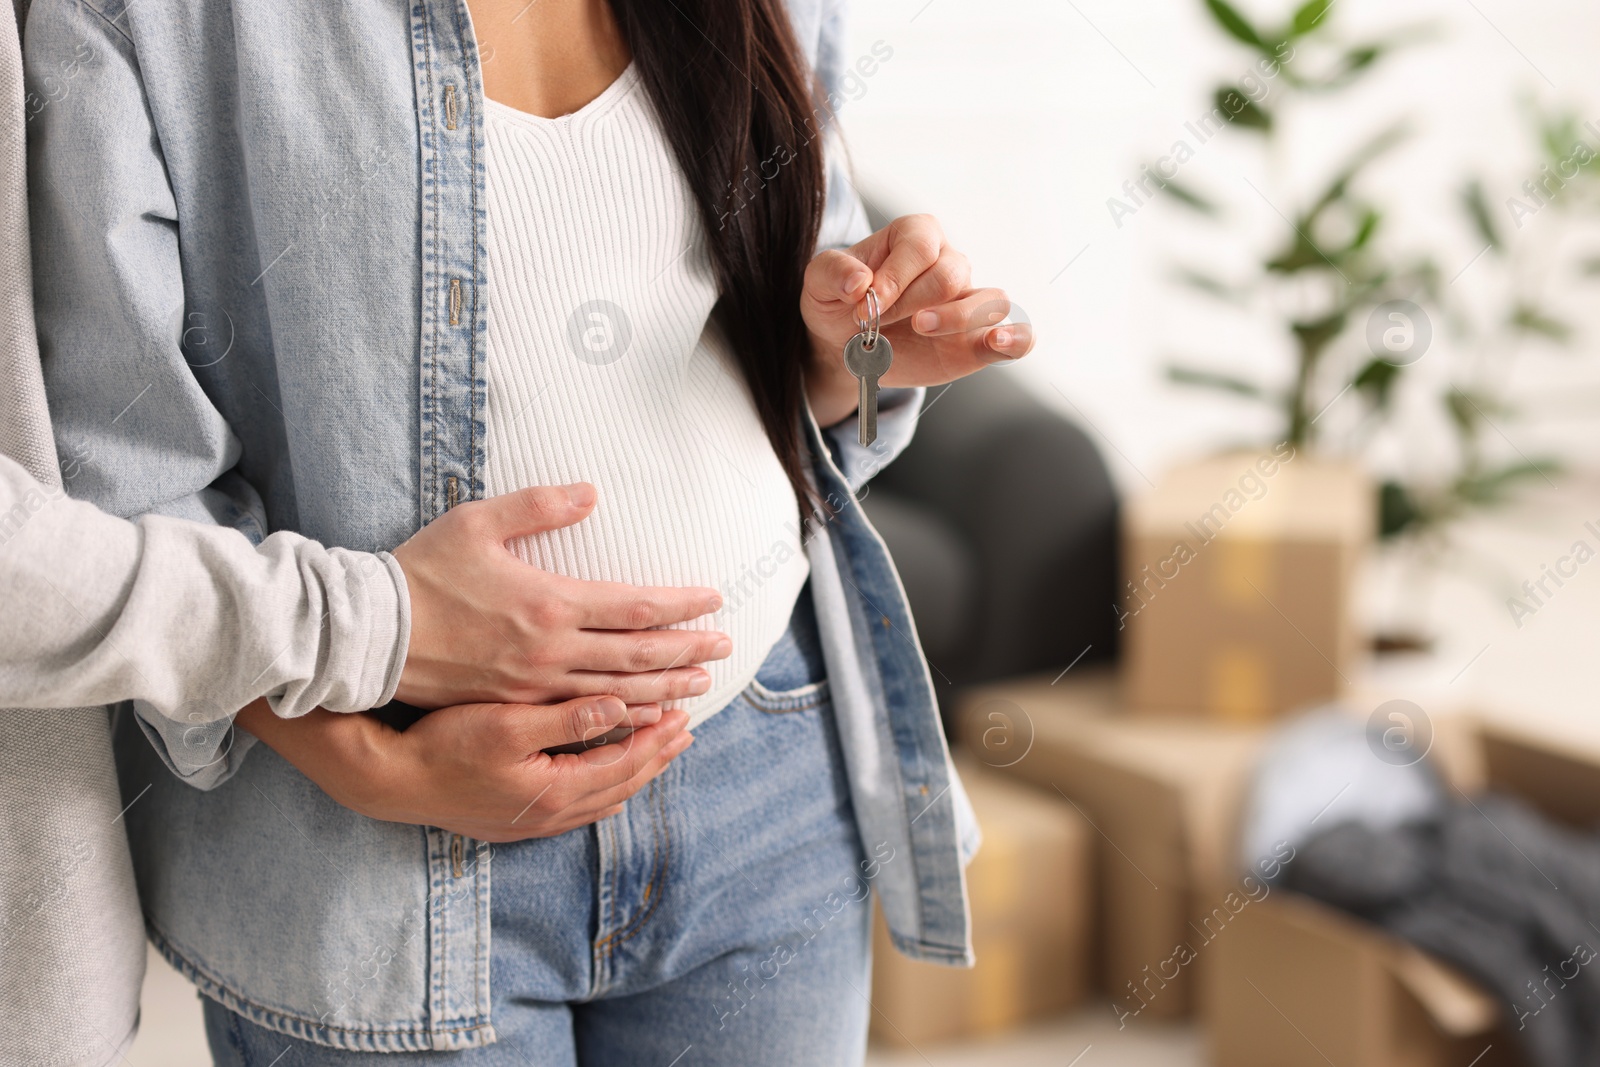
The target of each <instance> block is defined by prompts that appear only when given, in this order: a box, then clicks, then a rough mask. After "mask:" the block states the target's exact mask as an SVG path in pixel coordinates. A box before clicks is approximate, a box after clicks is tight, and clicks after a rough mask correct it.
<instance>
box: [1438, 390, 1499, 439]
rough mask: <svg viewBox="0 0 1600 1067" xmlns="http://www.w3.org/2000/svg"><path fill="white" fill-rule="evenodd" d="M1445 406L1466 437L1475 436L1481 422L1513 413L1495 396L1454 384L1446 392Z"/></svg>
mask: <svg viewBox="0 0 1600 1067" xmlns="http://www.w3.org/2000/svg"><path fill="white" fill-rule="evenodd" d="M1444 406H1445V410H1447V411H1448V412H1449V413H1450V421H1451V422H1453V423H1455V424H1456V429H1457V430H1460V431H1461V434H1462V436H1464V437H1472V436H1475V435H1476V434H1477V432H1478V424H1479V423H1480V422H1482V423H1487V422H1488V421H1489V420H1490V419H1491V418H1497V417H1504V416H1507V415H1510V414H1511V409H1510V408H1509V407H1507V406H1506V405H1505V404H1502V403H1500V402H1499V401H1497V400H1495V399H1494V398H1493V397H1490V396H1486V395H1484V394H1483V393H1476V392H1474V393H1467V392H1463V391H1462V390H1461V389H1459V388H1456V387H1454V386H1452V387H1451V388H1450V391H1449V392H1448V393H1446V394H1444Z"/></svg>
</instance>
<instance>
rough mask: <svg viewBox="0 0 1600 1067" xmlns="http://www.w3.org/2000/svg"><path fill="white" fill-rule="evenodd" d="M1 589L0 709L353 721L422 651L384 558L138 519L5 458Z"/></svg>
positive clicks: (402, 587) (0, 479)
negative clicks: (142, 708)
mask: <svg viewBox="0 0 1600 1067" xmlns="http://www.w3.org/2000/svg"><path fill="white" fill-rule="evenodd" d="M0 590H3V591H4V608H5V610H4V611H3V612H0V705H16V706H28V707H37V708H61V707H77V706H83V705H91V704H104V703H112V702H115V701H121V700H129V699H137V700H142V701H145V702H147V703H148V704H149V705H151V706H152V708H154V709H155V710H157V711H158V712H160V713H162V714H166V715H173V716H178V717H181V718H183V719H184V720H185V721H188V722H202V721H210V720H213V719H218V718H223V717H226V716H227V715H229V714H231V713H232V712H233V711H236V710H237V709H238V708H240V707H243V706H244V705H245V704H248V703H250V702H251V701H252V700H254V699H256V698H257V697H261V696H270V697H271V699H272V703H273V705H274V710H276V711H277V712H278V713H279V714H280V715H291V716H292V715H302V714H305V713H306V712H308V711H310V710H311V709H312V708H314V707H317V706H319V705H320V706H322V707H326V708H329V709H332V710H336V711H355V710H360V709H364V708H369V707H373V706H376V705H378V704H382V703H384V702H385V701H387V700H388V699H389V698H390V697H391V696H392V695H393V693H394V691H395V688H396V686H397V685H398V683H399V680H400V675H401V671H402V668H403V667H404V664H405V659H406V651H407V646H408V643H409V639H410V605H409V599H408V597H407V592H406V580H405V576H404V574H403V572H402V571H401V569H400V567H399V565H398V564H397V563H396V562H395V560H394V558H393V557H392V556H390V555H388V554H387V553H380V554H378V555H372V554H369V553H364V552H348V551H345V550H343V549H328V548H324V547H323V546H321V545H319V544H317V543H316V542H315V541H309V540H307V539H306V538H304V537H300V536H298V535H295V534H289V533H279V534H274V535H273V536H271V537H269V538H267V539H266V541H264V542H262V544H261V545H260V546H253V545H251V543H250V541H249V540H248V539H247V538H246V537H245V536H244V535H243V534H240V533H238V532H236V531H234V530H230V529H223V528H220V527H211V526H205V525H202V524H199V523H191V522H185V521H182V520H178V519H170V518H164V517H161V516H150V517H146V518H144V519H141V520H139V521H138V522H128V521H126V520H123V519H119V518H116V517H115V516H112V515H108V514H106V513H105V512H103V511H100V510H99V509H98V508H96V507H94V506H93V505H92V504H88V503H85V502H83V501H78V500H72V499H70V498H68V497H66V496H65V495H64V493H63V492H62V490H61V489H59V488H53V487H48V486H45V485H42V484H40V483H39V482H36V481H34V479H32V478H31V477H29V476H28V474H27V473H26V472H25V471H23V469H22V468H21V467H20V466H18V465H17V464H16V463H15V462H13V461H12V460H10V459H8V458H5V457H3V456H0ZM180 713H181V714H180ZM189 716H194V717H192V718H191V717H189Z"/></svg>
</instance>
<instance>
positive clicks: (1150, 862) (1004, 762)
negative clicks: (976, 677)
mask: <svg viewBox="0 0 1600 1067" xmlns="http://www.w3.org/2000/svg"><path fill="white" fill-rule="evenodd" d="M1117 693H1118V690H1117V683H1116V679H1115V677H1114V676H1113V675H1111V674H1110V673H1108V672H1107V673H1099V672H1093V671H1089V670H1076V671H1072V672H1071V673H1069V674H1067V675H1066V676H1065V677H1063V678H1061V679H1060V680H1059V681H1055V682H1054V683H1052V680H1051V679H1050V678H1049V677H1041V678H1037V679H1025V680H1020V681H1016V682H1011V683H1005V684H999V685H992V686H984V687H980V688H976V689H972V690H969V691H968V692H966V693H965V694H963V695H962V696H961V697H960V698H958V700H957V705H956V716H955V726H956V732H957V734H958V736H959V737H960V738H961V739H962V741H963V742H964V743H965V744H966V746H967V747H968V748H969V749H970V750H971V751H972V752H973V753H975V754H976V756H977V758H980V759H982V760H983V761H984V762H986V763H988V764H989V765H991V766H994V767H997V768H1003V769H1004V770H1005V771H1006V773H1008V774H1013V775H1016V776H1017V777H1019V778H1022V779H1025V780H1027V781H1029V782H1032V783H1034V784H1035V785H1037V786H1039V787H1041V788H1043V789H1047V790H1050V791H1052V792H1053V793H1056V794H1058V795H1060V796H1063V797H1065V798H1067V799H1068V800H1069V801H1070V802H1071V803H1072V804H1073V805H1074V806H1076V807H1077V808H1078V809H1079V810H1080V811H1081V812H1083V814H1084V815H1085V816H1086V817H1087V818H1088V819H1089V820H1090V824H1091V826H1092V827H1093V832H1094V838H1095V845H1096V847H1097V850H1098V854H1097V859H1096V869H1097V872H1098V881H1099V900H1100V915H1099V928H1100V929H1099V933H1100V943H1099V945H1098V952H1097V955H1098V958H1099V960H1100V965H1099V967H1098V968H1097V970H1098V974H1099V980H1100V981H1099V984H1100V985H1101V987H1102V988H1103V989H1104V990H1105V992H1106V993H1107V994H1108V995H1109V996H1110V997H1111V1000H1112V1003H1113V1006H1114V1007H1115V1006H1120V1011H1125V1012H1128V1013H1132V1014H1137V1015H1139V1016H1140V1017H1142V1018H1145V1019H1150V1018H1175V1017H1181V1016H1184V1015H1187V1014H1189V1013H1190V1012H1191V1011H1192V1010H1194V1008H1195V1007H1196V991H1195V986H1196V983H1197V981H1198V980H1199V979H1198V974H1199V972H1198V970H1197V969H1196V968H1194V967H1190V966H1180V967H1178V968H1176V973H1175V975H1174V976H1173V977H1171V978H1163V977H1159V976H1157V977H1155V978H1152V973H1153V972H1155V971H1157V970H1159V969H1160V968H1161V967H1162V964H1163V962H1164V961H1167V960H1169V959H1170V958H1171V957H1172V956H1173V953H1174V950H1175V949H1176V948H1177V946H1179V945H1180V944H1183V943H1185V942H1188V941H1192V940H1194V939H1195V938H1196V937H1197V936H1198V934H1197V930H1196V928H1195V927H1192V926H1191V925H1190V924H1191V923H1192V922H1198V923H1200V924H1201V926H1202V927H1203V925H1204V922H1205V917H1206V916H1208V915H1210V914H1211V913H1212V911H1213V909H1214V908H1215V907H1217V906H1218V905H1220V904H1221V903H1222V902H1223V895H1219V894H1217V893H1215V892H1212V891H1210V890H1208V889H1207V887H1212V886H1217V885H1221V884H1224V883H1225V882H1226V881H1227V880H1228V878H1229V877H1230V876H1231V874H1232V871H1233V866H1234V863H1233V857H1234V856H1235V855H1237V852H1238V847H1237V842H1236V832H1237V826H1238V821H1239V811H1240V807H1241V805H1242V802H1243V799H1244V793H1245V789H1246V786H1247V784H1248V777H1249V775H1250V772H1251V770H1252V769H1253V767H1254V765H1255V758H1256V754H1257V752H1258V751H1259V749H1260V746H1261V744H1262V741H1263V740H1264V737H1265V733H1264V731H1263V730H1262V729H1261V728H1259V727H1245V726H1236V725H1231V724H1227V723H1217V722H1210V721H1206V720H1198V719H1171V720H1165V721H1163V720H1157V719H1152V718H1130V717H1128V716H1125V715H1120V714H1118V711H1119V707H1120V705H1119V701H1118V696H1117ZM1168 970H1169V972H1170V971H1172V968H1171V967H1169V968H1168Z"/></svg>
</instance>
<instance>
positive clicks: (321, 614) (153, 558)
mask: <svg viewBox="0 0 1600 1067" xmlns="http://www.w3.org/2000/svg"><path fill="white" fill-rule="evenodd" d="M16 2H18V3H20V0H16ZM13 10H14V9H13V7H12V5H10V4H7V5H5V10H4V12H3V13H0V708H4V707H7V706H12V705H14V706H16V708H17V709H18V710H5V711H0V856H4V857H5V861H4V862H3V863H0V1067H53V1065H78V1064H95V1065H99V1064H108V1063H112V1062H114V1061H116V1060H118V1059H120V1057H121V1054H122V1051H123V1050H124V1049H125V1048H126V1046H127V1044H128V1042H129V1041H130V1040H131V1039H132V1037H133V1032H134V1027H135V1024H136V1022H137V1018H138V1008H139V988H140V984H141V982H142V980H143V976H144V960H145V955H144V937H143V924H142V922H141V920H140V916H139V902H138V898H137V895H136V894H135V891H134V885H133V869H132V866H131V862H130V860H129V856H128V845H127V840H126V838H125V836H124V834H123V828H122V821H121V820H122V810H123V808H122V800H121V797H120V794H119V792H118V789H117V780H116V770H115V767H114V766H113V764H112V760H111V739H110V731H109V729H108V723H109V719H108V713H107V710H106V709H105V708H104V707H102V706H99V705H104V704H107V703H112V702H116V701H122V700H129V699H141V700H146V701H149V702H150V703H151V704H153V705H155V706H156V707H157V708H159V709H161V710H162V711H163V712H164V713H166V714H168V715H171V716H173V717H174V718H177V719H178V720H180V721H192V722H196V723H200V722H206V721H212V720H215V719H217V718H220V717H222V716H223V715H226V714H228V713H229V712H232V711H235V710H237V709H238V708H240V707H243V706H244V705H245V704H248V703H249V702H250V701H252V700H254V699H256V698H257V697H261V696H265V697H267V698H268V699H269V700H270V701H271V703H272V704H273V707H274V710H276V711H277V713H278V714H280V715H301V714H304V713H305V712H307V711H310V710H311V709H312V708H314V707H317V706H318V705H321V706H324V707H327V708H329V709H331V710H334V711H356V710H360V709H363V708H369V707H374V706H377V705H379V704H383V703H385V702H386V701H387V700H388V699H389V698H390V697H391V696H392V694H393V692H394V689H395V686H396V685H397V684H398V682H399V677H400V670H401V668H402V666H403V665H404V660H405V651H406V647H407V643H408V641H409V637H410V606H409V600H408V598H407V595H406V588H405V579H404V576H403V575H402V574H401V572H400V567H399V565H398V564H397V563H396V562H395V561H394V559H393V558H392V557H390V556H388V555H387V554H382V553H380V554H378V555H376V556H374V555H368V554H365V553H359V552H347V551H343V550H340V549H331V550H330V549H325V548H323V547H322V546H320V545H318V544H316V543H315V542H311V541H307V540H306V539H304V538H302V537H298V536H296V535H293V534H282V533H280V534H274V535H273V536H272V537H269V538H267V539H266V541H265V542H263V543H262V544H261V545H260V547H255V546H253V545H251V544H250V542H249V541H248V540H247V539H246V538H245V537H244V536H243V535H241V534H239V533H236V532H234V531H232V530H224V529H220V528H210V527H204V526H199V525H195V524H191V523H186V522H181V521H178V520H174V519H168V518H160V517H150V518H145V519H142V520H140V521H139V522H137V523H131V522H126V521H124V520H122V519H118V518H114V517H112V516H110V515H106V514H104V513H103V512H100V511H98V510H97V509H95V508H94V507H92V506H91V505H89V504H85V503H82V502H79V501H74V500H71V499H69V498H68V497H67V495H66V492H65V491H64V490H63V488H62V476H63V475H65V476H66V478H67V481H68V484H69V485H70V480H71V477H72V475H73V474H74V473H75V471H74V467H73V462H74V459H73V457H68V458H67V462H65V463H64V464H62V465H61V466H60V467H58V465H57V458H56V451H55V446H54V443H53V442H52V440H51V436H50V426H49V417H48V415H47V412H46V409H45V403H44V386H43V382H42V379H41V375H40V370H39V353H38V347H37V344H36V342H35V338H34V329H33V308H32V296H31V294H32V285H31V272H30V266H29V253H28V248H29V246H28V235H27V218H28V215H27V202H26V178H25V173H26V172H25V165H24V161H25V153H24V136H25V130H26V119H25V115H26V114H29V113H31V112H32V110H33V109H34V108H36V107H38V106H41V105H42V104H43V102H41V101H34V100H28V101H26V102H25V101H24V96H23V88H22V59H21V51H20V48H19V43H18V35H17V21H16V19H15V18H14V16H13ZM45 106H47V105H45ZM20 709H31V710H20ZM41 709H43V710H41ZM138 802H139V801H138V798H134V799H133V800H132V803H133V804H137V803H138Z"/></svg>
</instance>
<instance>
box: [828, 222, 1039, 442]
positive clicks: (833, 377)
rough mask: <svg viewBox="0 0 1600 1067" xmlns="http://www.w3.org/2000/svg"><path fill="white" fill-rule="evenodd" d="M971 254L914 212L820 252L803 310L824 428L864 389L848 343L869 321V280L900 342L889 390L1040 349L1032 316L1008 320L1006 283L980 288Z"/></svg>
mask: <svg viewBox="0 0 1600 1067" xmlns="http://www.w3.org/2000/svg"><path fill="white" fill-rule="evenodd" d="M971 281H972V266H971V264H970V263H968V262H967V257H966V256H964V255H962V254H961V253H960V252H957V251H956V250H955V249H953V248H951V247H950V246H949V245H948V244H946V243H945V239H944V230H943V229H941V228H940V226H939V222H938V220H937V219H935V218H934V217H933V216H931V215H905V216H902V217H901V218H898V219H895V220H894V221H893V222H891V223H890V224H889V225H887V226H885V227H884V228H883V229H881V230H879V231H878V232H877V233H874V234H872V235H871V236H870V237H867V238H866V239H865V240H863V241H860V242H859V243H857V244H856V245H854V246H852V247H851V248H850V250H849V251H847V252H845V251H839V250H837V249H830V250H828V251H826V252H822V253H820V254H818V255H817V257H816V258H815V259H813V260H812V261H811V265H810V266H808V267H807V268H806V278H805V287H804V289H803V290H802V291H801V294H800V312H801V314H802V315H803V316H804V318H805V321H806V327H807V329H809V330H810V332H811V346H812V361H811V366H810V367H809V368H808V370H807V374H806V397H807V399H808V400H809V401H810V403H811V410H812V412H813V413H815V415H816V417H817V422H818V424H819V425H822V426H831V425H833V424H834V423H836V422H839V421H840V420H842V419H845V418H847V417H848V416H849V415H850V414H851V413H852V412H853V411H855V409H856V405H857V402H858V400H859V398H860V387H859V385H858V383H857V381H856V379H855V378H854V377H853V376H852V375H851V374H850V372H849V371H847V370H845V367H844V359H843V354H844V343H845V342H846V341H848V340H849V339H850V338H851V337H852V336H854V335H855V334H856V333H857V332H858V330H859V329H860V327H859V326H858V325H857V320H858V319H859V320H865V318H866V314H867V307H866V304H865V299H866V295H867V288H868V287H869V286H870V287H872V288H873V289H875V290H876V291H877V294H878V300H879V302H880V303H881V304H882V308H883V310H882V319H883V322H882V330H883V335H884V336H885V337H887V338H888V339H889V343H890V344H891V345H893V346H894V365H893V366H892V367H890V368H889V373H888V374H886V375H885V376H884V378H883V380H882V382H881V383H879V384H881V385H883V386H886V387H893V386H909V385H942V384H944V383H945V382H953V381H955V380H956V379H957V378H962V377H965V376H966V375H968V374H971V373H972V372H973V371H976V370H982V369H983V368H984V367H987V366H991V365H993V364H995V363H1009V362H1010V361H1012V360H1015V359H1021V358H1022V357H1023V356H1025V355H1027V354H1028V352H1029V351H1030V350H1031V349H1032V348H1033V329H1032V327H1030V326H1029V325H1028V324H1027V323H1025V322H1018V323H1004V324H1002V322H1001V320H1003V319H1004V318H1005V317H1006V315H1007V314H1009V313H1010V310H1011V301H1010V298H1008V297H1007V296H1006V294H1005V291H1004V290H1001V289H973V288H971V287H970V286H971Z"/></svg>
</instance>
